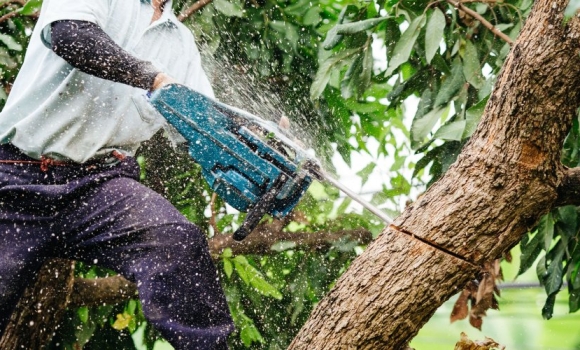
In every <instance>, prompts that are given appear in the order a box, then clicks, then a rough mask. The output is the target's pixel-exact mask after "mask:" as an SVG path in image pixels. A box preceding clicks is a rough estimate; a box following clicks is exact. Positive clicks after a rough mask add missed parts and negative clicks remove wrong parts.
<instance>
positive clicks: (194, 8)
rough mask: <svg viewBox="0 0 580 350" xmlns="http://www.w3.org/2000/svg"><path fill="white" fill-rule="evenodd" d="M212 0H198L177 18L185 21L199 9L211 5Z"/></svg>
mask: <svg viewBox="0 0 580 350" xmlns="http://www.w3.org/2000/svg"><path fill="white" fill-rule="evenodd" d="M212 1H213V0H199V1H196V2H195V3H194V4H193V5H191V6H190V7H188V8H187V9H185V11H183V12H182V13H180V14H179V16H177V19H178V20H180V21H181V22H183V21H185V20H186V19H188V18H189V16H191V15H193V14H194V13H196V12H197V11H199V10H201V9H202V8H204V7H205V6H206V5H209V4H210V3H211V2H212Z"/></svg>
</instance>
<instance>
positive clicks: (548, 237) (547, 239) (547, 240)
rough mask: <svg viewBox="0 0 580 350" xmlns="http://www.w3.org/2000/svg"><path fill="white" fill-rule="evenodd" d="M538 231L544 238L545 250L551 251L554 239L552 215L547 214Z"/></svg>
mask: <svg viewBox="0 0 580 350" xmlns="http://www.w3.org/2000/svg"><path fill="white" fill-rule="evenodd" d="M538 231H539V232H541V234H542V236H543V237H544V250H545V251H549V250H550V246H551V245H552V239H553V238H554V218H553V217H552V214H551V213H548V214H546V215H545V216H544V217H543V218H542V220H541V221H540V225H539V226H538Z"/></svg>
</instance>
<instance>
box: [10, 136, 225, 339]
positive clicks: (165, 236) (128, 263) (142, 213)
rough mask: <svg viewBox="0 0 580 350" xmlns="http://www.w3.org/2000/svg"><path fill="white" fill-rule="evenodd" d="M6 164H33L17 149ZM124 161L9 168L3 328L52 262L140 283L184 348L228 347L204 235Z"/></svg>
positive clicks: (149, 305) (149, 311)
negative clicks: (101, 270) (66, 262)
mask: <svg viewBox="0 0 580 350" xmlns="http://www.w3.org/2000/svg"><path fill="white" fill-rule="evenodd" d="M0 160H4V161H6V160H15V161H18V160H22V161H33V160H32V159H30V158H28V157H26V156H25V155H23V154H22V153H20V152H19V151H18V149H16V148H15V147H13V146H11V145H2V146H0ZM138 176H139V167H138V164H137V162H136V161H135V160H134V159H133V158H126V159H124V160H122V161H120V162H117V163H116V164H112V165H111V164H101V163H94V164H84V165H82V164H74V165H73V164H70V165H63V164H60V165H53V166H49V167H48V169H43V170H41V167H40V166H39V164H31V163H16V164H14V163H0V330H4V328H5V327H6V323H7V321H8V318H9V316H10V314H11V313H12V311H13V308H14V306H15V304H16V303H17V301H18V299H19V297H20V296H21V294H22V292H23V290H24V289H25V288H26V286H27V285H28V284H29V283H32V282H33V281H34V279H35V277H36V274H37V273H38V271H39V269H40V267H41V266H42V264H43V263H44V261H45V260H46V259H48V258H51V257H59V258H65V259H73V260H79V261H84V262H86V263H89V264H96V265H100V266H102V267H106V268H108V269H111V270H114V271H116V272H118V273H120V274H122V275H123V276H124V277H125V278H127V279H129V280H131V281H133V282H135V283H136V285H137V288H138V290H139V298H140V300H141V302H142V305H143V311H144V314H145V316H146V318H147V320H148V321H149V322H150V323H152V324H153V325H154V326H155V327H156V329H157V330H159V332H160V333H161V334H162V335H163V336H164V337H165V339H167V340H168V341H169V342H170V343H171V344H172V345H173V346H174V347H175V348H176V349H177V350H192V349H227V345H226V338H227V336H228V334H229V333H230V332H231V331H232V330H233V323H232V320H231V317H230V314H229V311H228V306H227V304H226V300H225V297H224V294H223V291H222V289H221V286H220V283H219V280H218V276H217V273H216V270H215V266H214V265H213V261H212V260H211V257H210V255H209V251H208V245H207V242H206V239H205V236H204V234H203V233H202V232H201V231H200V230H199V228H197V227H196V226H195V225H193V224H192V223H190V222H189V221H188V220H187V219H186V218H185V217H184V216H183V215H181V214H180V213H179V212H178V211H177V210H176V209H175V208H174V207H173V206H172V205H171V204H170V203H169V202H168V201H167V200H165V199H164V198H163V197H161V196H160V195H158V194H157V193H155V192H153V191H151V190H150V189H148V188H146V187H145V186H143V185H141V184H139V183H138V182H137V178H138Z"/></svg>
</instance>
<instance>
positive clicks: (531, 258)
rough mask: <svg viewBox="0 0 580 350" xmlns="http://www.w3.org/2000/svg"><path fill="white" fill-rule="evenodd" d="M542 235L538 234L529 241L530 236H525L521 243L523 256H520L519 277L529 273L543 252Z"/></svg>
mask: <svg viewBox="0 0 580 350" xmlns="http://www.w3.org/2000/svg"><path fill="white" fill-rule="evenodd" d="M542 238H543V236H542V234H540V233H538V232H536V234H535V235H534V237H533V238H532V239H531V240H529V234H527V235H525V236H524V238H523V239H522V241H521V243H520V248H521V250H522V254H521V255H520V267H519V269H518V276H519V275H521V274H523V273H524V272H526V271H528V269H529V268H530V267H531V266H532V265H533V264H534V262H535V261H536V259H537V258H538V255H540V252H541V251H542V241H543V239H542Z"/></svg>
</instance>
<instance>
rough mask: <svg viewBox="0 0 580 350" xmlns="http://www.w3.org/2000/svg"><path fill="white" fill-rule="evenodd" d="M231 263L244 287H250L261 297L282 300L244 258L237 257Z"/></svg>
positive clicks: (275, 290) (274, 289) (280, 294)
mask: <svg viewBox="0 0 580 350" xmlns="http://www.w3.org/2000/svg"><path fill="white" fill-rule="evenodd" d="M233 261H234V266H235V267H236V272H237V273H238V274H239V275H240V277H241V278H242V280H243V281H244V283H246V285H251V286H252V287H254V289H255V290H256V291H257V292H258V293H260V294H262V295H265V296H270V297H272V298H274V299H278V300H281V299H282V293H280V291H278V289H276V287H274V286H272V285H271V284H270V283H268V281H266V280H265V279H264V276H263V275H262V274H261V273H260V271H258V270H257V269H256V268H255V267H253V266H252V265H250V263H249V262H248V260H247V259H246V257H244V256H242V255H238V256H236V257H235V258H234V259H233Z"/></svg>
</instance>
